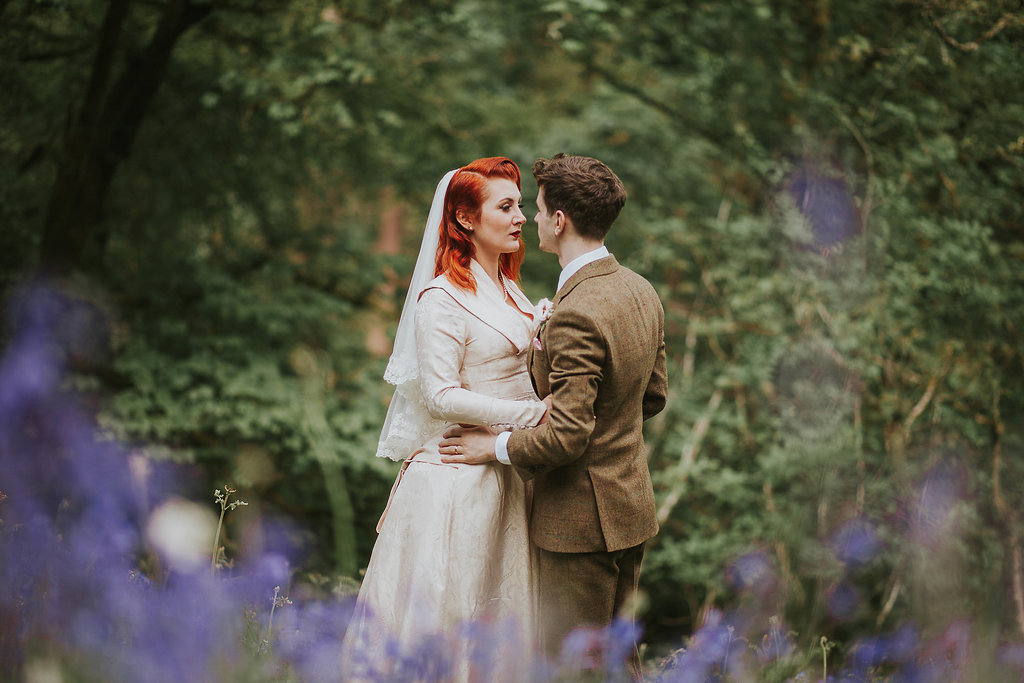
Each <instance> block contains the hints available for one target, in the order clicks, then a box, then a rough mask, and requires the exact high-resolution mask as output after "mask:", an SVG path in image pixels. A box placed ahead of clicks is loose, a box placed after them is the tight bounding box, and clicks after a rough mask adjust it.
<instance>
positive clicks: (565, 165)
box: [533, 152, 626, 240]
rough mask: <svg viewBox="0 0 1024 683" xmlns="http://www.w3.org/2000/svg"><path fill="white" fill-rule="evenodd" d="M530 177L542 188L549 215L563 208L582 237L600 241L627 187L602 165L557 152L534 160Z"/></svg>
mask: <svg viewBox="0 0 1024 683" xmlns="http://www.w3.org/2000/svg"><path fill="white" fill-rule="evenodd" d="M533 177H534V178H535V179H536V181H537V187H538V188H544V204H545V205H546V206H547V209H548V215H549V216H550V215H551V214H553V213H554V212H555V211H562V212H563V213H564V214H565V215H567V216H568V217H569V218H571V219H572V222H573V225H575V226H576V232H578V233H579V234H580V236H581V237H587V238H590V239H597V240H603V239H604V237H605V235H607V234H608V231H609V230H610V229H611V227H612V223H614V222H615V219H616V218H618V216H619V212H620V211H621V210H622V206H623V205H624V204H625V203H626V188H625V187H623V185H622V181H621V180H619V177H618V176H617V175H615V173H613V172H612V169H610V168H608V166H606V165H605V164H603V163H602V162H600V161H598V160H597V159H592V158H590V157H581V156H575V155H571V154H565V153H564V152H559V153H558V154H556V155H555V156H553V157H551V158H550V159H537V161H535V162H534V163H533Z"/></svg>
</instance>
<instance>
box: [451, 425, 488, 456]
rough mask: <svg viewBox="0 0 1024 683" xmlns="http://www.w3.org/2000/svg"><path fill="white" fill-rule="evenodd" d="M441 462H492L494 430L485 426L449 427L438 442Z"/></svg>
mask: <svg viewBox="0 0 1024 683" xmlns="http://www.w3.org/2000/svg"><path fill="white" fill-rule="evenodd" d="M438 451H439V452H440V454H441V462H447V463H463V464H467V465H482V464H484V463H488V462H493V461H494V460H495V457H494V432H492V431H491V430H490V429H488V428H487V427H465V426H463V425H456V426H452V427H449V428H448V429H447V430H446V431H445V433H444V437H443V439H442V440H441V443H439V444H438Z"/></svg>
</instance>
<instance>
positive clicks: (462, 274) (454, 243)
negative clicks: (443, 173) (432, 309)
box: [434, 157, 526, 294]
mask: <svg viewBox="0 0 1024 683" xmlns="http://www.w3.org/2000/svg"><path fill="white" fill-rule="evenodd" d="M492 178H504V179H505V180H511V181H512V182H514V183H515V184H516V187H518V188H519V189H520V191H522V185H520V176H519V167H518V166H516V163H515V162H514V161H512V160H511V159H508V158H506V157H488V158H486V159H477V160H476V161H472V162H470V163H468V164H466V165H465V166H463V167H462V168H460V169H459V170H458V171H456V173H455V175H454V176H452V180H451V182H450V183H449V184H448V191H447V192H446V193H445V195H444V212H443V213H442V215H441V227H440V228H439V230H440V232H441V234H440V239H439V240H438V244H437V258H436V260H435V261H434V277H437V276H438V275H440V274H441V273H447V274H448V279H449V280H451V281H452V283H453V284H455V285H456V286H458V287H461V288H463V289H468V290H469V291H471V292H473V293H474V294H475V293H476V278H474V277H473V274H472V273H471V272H469V261H470V259H472V258H473V255H474V253H475V248H474V247H473V242H472V240H470V234H469V232H467V231H466V230H465V228H463V227H462V226H461V225H459V221H458V220H456V218H455V216H456V213H457V212H458V211H463V212H465V213H467V214H469V215H470V216H474V217H475V218H479V217H480V211H481V209H482V208H483V205H484V191H485V189H486V187H487V181H488V180H490V179H492ZM525 252H526V245H525V244H523V240H522V238H520V240H519V251H516V252H513V253H509V254H502V255H501V256H500V257H498V270H499V271H501V274H502V275H503V276H504V277H505V278H506V279H508V280H513V281H515V282H518V281H519V266H520V265H522V263H523V255H524V254H525Z"/></svg>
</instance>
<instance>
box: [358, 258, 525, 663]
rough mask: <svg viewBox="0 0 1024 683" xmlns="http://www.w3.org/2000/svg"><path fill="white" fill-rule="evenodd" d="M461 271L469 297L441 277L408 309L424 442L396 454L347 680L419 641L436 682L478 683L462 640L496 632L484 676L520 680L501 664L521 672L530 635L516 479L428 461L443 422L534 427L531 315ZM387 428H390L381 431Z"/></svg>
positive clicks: (513, 294)
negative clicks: (436, 655)
mask: <svg viewBox="0 0 1024 683" xmlns="http://www.w3.org/2000/svg"><path fill="white" fill-rule="evenodd" d="M470 269H471V272H472V273H473V275H474V277H475V278H476V285H477V292H476V294H473V293H471V292H468V291H465V290H462V289H459V288H457V287H455V286H454V285H453V284H452V283H451V282H450V281H449V280H448V279H447V278H446V277H445V276H443V275H442V276H439V277H437V278H435V279H434V280H432V281H431V282H430V283H429V284H428V285H427V287H426V288H425V289H424V290H423V292H422V294H421V295H420V297H419V300H418V303H417V307H416V311H415V342H416V359H417V367H418V373H419V378H418V391H419V397H420V398H422V400H423V402H424V404H425V406H426V409H427V411H428V412H429V414H430V419H428V420H425V422H424V424H426V425H427V427H426V428H424V430H423V431H426V432H428V435H427V436H426V437H425V438H422V439H419V444H418V446H416V447H415V448H413V449H412V451H411V452H409V453H407V454H406V460H405V462H404V463H403V466H402V470H401V472H400V473H399V475H398V479H397V480H396V482H395V485H394V488H393V489H392V493H391V497H390V500H389V501H388V505H387V507H386V509H385V513H384V515H383V516H382V519H381V523H380V525H379V526H378V531H379V536H378V538H377V542H376V544H375V546H374V549H373V554H372V557H371V559H370V563H369V566H368V567H367V569H366V575H365V577H364V579H363V582H362V586H361V589H360V591H359V598H358V601H357V607H356V613H355V616H354V618H353V620H352V622H351V624H350V626H349V632H348V634H347V635H346V642H345V660H346V667H347V674H348V676H349V677H350V678H351V679H356V680H358V679H360V678H364V679H368V680H369V679H373V678H374V677H383V678H387V677H388V676H389V675H392V674H394V671H393V669H389V668H388V667H394V666H397V665H398V664H396V663H395V662H396V661H400V660H402V659H403V658H405V659H406V663H405V665H406V666H407V665H408V659H409V658H410V657H415V656H417V655H416V652H417V648H423V647H425V646H426V644H427V643H431V642H432V643H434V647H441V648H447V651H448V653H449V654H450V655H451V659H452V661H453V665H454V669H453V670H452V671H450V672H449V674H450V675H446V676H444V678H445V679H446V680H448V679H450V680H466V679H468V678H471V677H472V678H476V676H473V675H471V670H472V666H473V663H472V661H471V660H472V659H473V656H474V655H473V653H472V652H470V649H471V648H472V647H474V644H473V643H471V642H470V640H472V635H473V634H474V633H475V634H477V636H479V634H480V632H481V631H480V629H481V628H490V629H498V630H500V634H501V635H500V636H499V637H498V639H497V641H494V642H496V643H500V645H495V647H498V648H499V649H501V650H502V652H503V653H504V655H499V658H500V657H502V656H503V657H505V658H506V659H510V660H512V661H511V662H510V661H506V662H504V663H503V664H502V666H503V667H504V668H503V669H502V672H501V673H500V674H499V675H498V676H497V677H496V678H492V680H515V678H516V676H518V675H520V674H513V673H512V669H509V668H508V667H509V666H513V667H514V665H515V664H516V662H518V664H519V665H522V664H523V661H524V660H523V658H522V654H523V653H524V652H529V648H530V647H531V646H532V644H533V642H534V639H535V635H536V623H535V619H536V616H535V615H536V605H535V604H534V603H535V590H534V578H533V554H532V546H531V543H530V540H529V537H528V532H527V529H528V525H527V521H528V520H527V500H526V492H525V490H524V484H523V482H522V480H521V479H520V478H519V476H518V475H517V474H516V473H515V472H514V471H513V469H512V468H511V467H508V466H506V465H502V464H500V463H491V464H487V465H462V464H458V465H456V464H446V463H443V462H441V456H440V454H439V453H438V442H439V441H440V440H441V438H442V434H443V433H444V431H445V429H446V428H447V427H448V426H450V425H452V424H455V423H460V424H475V425H488V426H491V427H492V428H495V429H497V430H502V429H516V428H521V427H528V426H533V425H536V424H538V423H539V422H540V420H541V418H542V417H543V415H544V412H545V406H544V403H542V402H541V401H539V400H538V398H537V396H536V394H535V393H534V390H533V386H532V384H531V381H530V377H529V373H528V371H527V369H526V354H527V350H528V347H529V345H530V343H531V342H532V339H533V336H534V332H535V327H536V325H535V322H534V319H535V317H536V316H534V315H533V311H534V309H533V306H532V305H531V303H530V301H529V299H527V297H526V296H525V295H524V294H523V293H522V291H521V290H520V289H519V288H518V287H517V286H516V285H515V283H513V282H505V283H504V284H505V289H506V290H507V293H508V298H507V299H506V295H505V292H504V291H503V290H502V288H499V287H498V286H497V285H496V284H495V283H494V281H493V280H491V279H490V278H489V277H488V276H487V274H486V272H485V271H484V269H483V267H482V266H480V265H479V264H478V263H477V262H476V261H471V268H470ZM509 302H511V303H512V304H513V305H510V304H509ZM396 397H397V394H396ZM389 422H390V419H389ZM396 429H397V430H399V431H401V429H402V421H401V420H399V421H397V422H395V423H393V424H391V426H390V430H391V431H394V430H396ZM410 429H414V430H415V429H416V427H415V426H410ZM386 431H388V430H386ZM382 441H383V439H382ZM441 634H444V635H443V637H442V635H441ZM439 638H440V640H439ZM431 639H433V640H431ZM442 643H443V644H442ZM492 645H494V643H493V642H492ZM476 647H479V642H478V643H477V644H476ZM517 648H519V655H518V657H519V659H518V660H516V659H515V657H516V656H517V655H516V654H514V651H515V650H516V649H517ZM485 654H488V653H485ZM489 654H490V655H491V656H493V655H495V653H494V652H491V653H489Z"/></svg>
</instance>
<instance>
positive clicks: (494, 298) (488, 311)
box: [420, 261, 533, 353]
mask: <svg viewBox="0 0 1024 683" xmlns="http://www.w3.org/2000/svg"><path fill="white" fill-rule="evenodd" d="M470 272H472V273H473V277H475V278H476V294H473V293H472V292H469V291H467V290H464V289H461V288H459V287H456V286H455V285H453V284H452V283H451V281H450V280H449V279H448V278H447V277H445V276H444V275H439V276H437V277H436V278H434V279H433V280H432V281H431V282H430V284H429V285H427V286H426V287H425V288H424V290H423V291H426V290H428V289H431V288H435V287H437V288H440V289H443V290H444V291H446V292H448V294H449V295H450V296H451V297H452V298H453V299H455V301H456V302H457V303H458V304H459V305H460V306H462V307H463V308H465V309H466V310H467V311H469V313H471V314H472V315H473V316H474V317H476V318H479V319H480V320H481V321H482V322H483V323H484V324H486V325H487V326H489V327H491V328H493V329H494V330H495V331H497V332H498V333H499V334H501V335H502V336H503V337H505V339H507V340H508V341H509V343H511V344H512V346H514V347H515V349H516V353H522V352H523V350H525V349H526V348H527V347H528V346H530V342H531V340H532V334H531V325H529V324H527V321H526V320H525V319H524V317H523V315H522V314H521V313H517V312H516V310H515V309H514V308H512V307H511V306H509V305H508V304H507V303H505V299H504V293H503V292H502V291H501V289H499V288H498V286H497V285H496V284H494V282H493V281H492V280H491V278H490V277H488V276H487V272H486V271H484V269H483V266H481V265H480V264H478V263H477V262H476V261H470ZM506 288H507V289H508V292H509V296H511V297H512V299H513V301H515V302H516V304H517V305H518V306H519V307H520V308H522V309H523V310H524V311H528V312H529V311H531V310H532V309H533V306H532V305H531V304H530V300H529V299H527V298H526V295H525V294H523V292H522V291H521V290H520V289H519V287H517V286H516V285H515V283H514V282H509V283H506ZM420 296H422V294H421V295H420Z"/></svg>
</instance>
